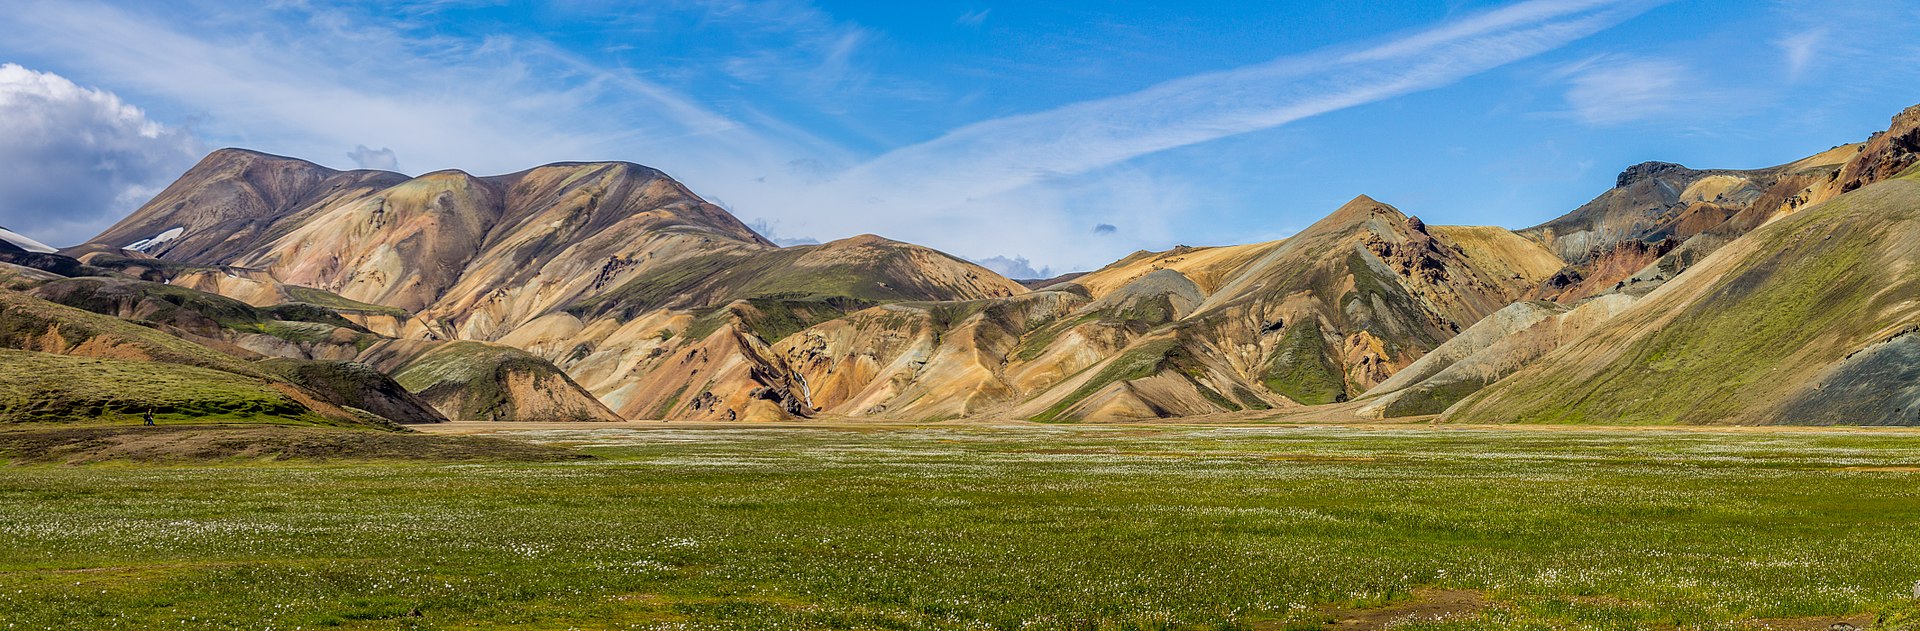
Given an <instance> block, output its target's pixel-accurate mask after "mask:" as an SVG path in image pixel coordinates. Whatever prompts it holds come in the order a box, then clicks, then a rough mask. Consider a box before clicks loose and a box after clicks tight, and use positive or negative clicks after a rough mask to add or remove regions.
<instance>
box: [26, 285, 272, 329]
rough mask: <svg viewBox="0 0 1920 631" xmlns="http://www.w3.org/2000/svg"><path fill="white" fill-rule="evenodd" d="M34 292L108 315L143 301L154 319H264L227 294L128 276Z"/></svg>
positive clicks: (228, 322)
mask: <svg viewBox="0 0 1920 631" xmlns="http://www.w3.org/2000/svg"><path fill="white" fill-rule="evenodd" d="M34 295H35V296H38V297H40V298H43V299H46V300H50V301H53V302H56V303H59V304H63V305H66V306H69V307H74V308H77V309H85V310H87V311H92V312H94V313H102V314H108V315H112V314H115V313H117V312H119V311H120V309H122V308H133V307H134V306H135V305H139V306H141V307H144V309H142V311H144V313H142V314H141V317H142V318H144V319H146V320H150V321H154V322H165V323H173V322H177V321H180V320H182V319H185V318H192V317H193V315H188V314H195V315H199V316H204V317H206V318H207V319H208V320H212V321H213V322H214V323H216V324H218V325H220V326H221V327H224V328H230V329H237V328H247V327H252V326H256V325H258V324H260V323H261V322H262V320H263V318H262V317H261V315H260V312H259V310H257V309H254V308H253V306H252V305H249V304H247V303H244V302H240V301H238V300H234V299H232V298H228V297H226V296H221V295H218V294H210V293H206V292H203V291H196V290H193V289H188V288H186V287H177V286H174V285H166V284H162V283H150V282H147V281H140V280H130V279H124V278H92V277H89V278H69V279H65V280H59V281H54V282H51V283H47V284H45V285H42V286H40V287H39V288H38V289H35V290H34Z"/></svg>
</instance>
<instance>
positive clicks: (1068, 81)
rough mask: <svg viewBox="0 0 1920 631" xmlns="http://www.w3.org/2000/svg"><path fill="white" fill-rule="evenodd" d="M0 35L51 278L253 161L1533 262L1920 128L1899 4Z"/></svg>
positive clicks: (618, 6) (1082, 243) (32, 12)
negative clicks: (1588, 215)
mask: <svg viewBox="0 0 1920 631" xmlns="http://www.w3.org/2000/svg"><path fill="white" fill-rule="evenodd" d="M0 33H7V34H8V35H7V37H4V38H0V64H12V66H0V161H5V162H8V163H9V164H15V165H28V166H27V167H26V168H17V169H13V172H14V174H13V175H0V225H4V226H7V227H10V228H13V229H15V230H18V231H21V232H24V233H27V234H30V235H34V236H38V237H41V238H42V240H45V241H49V242H55V243H57V244H66V243H72V242H76V241H79V240H82V239H84V238H86V237H87V236H90V235H91V234H92V233H93V232H95V231H97V230H98V229H99V228H101V227H103V226H104V225H106V224H109V223H111V222H112V221H113V220H114V219H116V218H117V217H118V216H120V215H122V214H124V213H125V212H127V211H128V210H130V209H131V208H132V207H133V206H136V205H138V203H140V202H141V201H144V199H145V197H147V196H150V195H151V194H152V193H153V192H155V191H157V189H158V187H160V186H164V185H165V184H166V183H167V182H168V181H170V180H171V179H173V178H174V177H176V176H177V175H178V174H179V173H180V172H181V171H182V170H184V169H185V168H186V166H188V165H190V164H191V163H192V161H193V160H194V159H197V157H198V156H199V155H202V154H204V152H205V151H207V150H210V149H212V148H217V147H221V146H242V147H248V148H253V149H258V150H262V151H268V152H272V153H280V154H285V155H293V156H297V157H302V158H306V159H309V160H313V161H316V162H319V163H322V164H326V165H328V166H333V167H337V168H352V167H356V166H367V167H379V168H392V169H396V170H399V171H402V172H406V173H410V174H419V173H424V172H428V171H433V170H438V169H444V168H460V169H464V170H468V171H471V172H474V173H478V174H495V173H503V172H510V171H516V170H519V169H522V168H526V167H530V166H534V165H537V164H541V163H546V162H553V161H561V160H629V161H633V162H639V163H642V164H647V165H649V166H654V167H657V168H660V169H663V170H665V171H667V172H668V173H670V174H672V175H674V176H675V177H676V178H679V179H681V180H682V181H684V182H686V183H688V184H689V185H690V186H691V187H693V188H694V190H696V191H698V192H699V193H701V194H702V195H704V196H706V197H708V198H709V199H711V200H714V201H715V202H717V203H720V204H722V205H723V206H726V207H728V208H729V209H731V210H733V211H734V212H735V214H737V215H739V216H740V217H741V218H742V219H743V220H746V221H749V222H752V223H754V224H755V225H757V226H760V227H762V228H763V231H765V232H768V233H770V236H774V237H777V238H780V239H783V240H790V241H798V240H807V239H819V240H828V239H834V238H842V237H847V236H852V235H855V234H860V233H866V232H872V233H878V234H881V235H884V236H888V237H892V238H896V239H901V240H905V241H912V242H916V243H922V244H925V245H929V246H933V247H937V248H940V249H942V250H946V251H948V252H952V253H954V254H958V255H961V256H965V257H968V258H973V259H977V260H992V261H995V262H996V263H1002V264H1005V263H1010V262H1011V259H1015V258H1022V259H1025V260H1027V261H1030V264H1031V267H1032V268H1035V269H1033V270H1032V272H1034V273H1038V272H1041V271H1050V272H1054V273H1058V272H1064V271H1067V270H1072V269H1087V268H1092V267H1098V266H1100V265H1103V264H1105V263H1107V262H1109V261H1111V260H1113V259H1115V258H1118V257H1120V256H1123V255H1125V254H1126V253H1128V252H1131V251H1133V250H1137V249H1163V248H1166V247H1170V246H1173V245H1177V244H1188V245H1208V244H1224V243H1239V242H1248V241H1254V240H1265V239H1273V238H1280V237H1283V236H1286V235H1287V234H1290V233H1292V232H1293V231H1296V230H1298V229H1300V228H1302V227H1304V226H1305V225H1307V224H1309V223H1311V222H1312V221H1314V220H1315V219H1317V218H1319V217H1320V216H1322V215H1324V214H1326V213H1327V212H1328V211H1330V210H1332V209H1333V208H1335V207H1337V206H1338V205H1339V204H1341V203H1343V202H1345V201H1346V200H1348V199H1350V198H1352V197H1353V196H1355V195H1359V194H1367V195H1371V196H1373V197H1375V198H1377V199H1380V200H1382V201H1385V202H1387V203H1390V204H1394V205H1396V206H1398V207H1399V208H1401V209H1402V210H1404V211H1406V212H1408V213H1411V214H1416V215H1419V216H1421V217H1422V218H1424V219H1426V220H1427V221H1428V222H1429V223H1440V224H1445V223H1465V224H1495V225H1503V226H1508V227H1524V226H1528V225H1532V224H1535V223H1539V222H1541V221H1544V220H1546V219H1549V218H1552V217H1554V216H1556V215H1559V214H1561V213H1564V212H1566V211H1567V210H1570V209H1572V208H1573V207H1575V206H1578V205H1579V204H1580V203H1582V202H1584V201H1586V200H1587V199H1590V198H1591V197H1593V196H1594V195H1596V194H1598V193H1599V192H1601V191H1603V190H1605V189H1606V188H1607V187H1608V186H1610V185H1611V183H1612V181H1613V178H1614V176H1615V174H1616V173H1618V172H1619V170H1620V169H1621V168H1623V167H1625V166H1627V165H1629V164H1632V163H1635V162H1640V161H1644V160H1654V159H1658V160H1668V161H1675V162H1681V163H1684V164H1688V165H1690V166H1695V167H1703V168H1704V167H1716V168H1746V167H1759V166H1767V165H1771V164H1777V163H1783V162H1787V161H1791V160H1793V159H1796V158H1799V157H1802V156H1804V155H1807V154H1811V153H1814V152H1816V151H1819V150H1821V149H1825V148H1827V147H1830V146H1832V145H1835V144H1839V143H1843V142H1848V141H1853V140H1858V139H1863V138H1864V137H1865V136H1866V135H1867V134H1869V133H1871V132H1873V131H1875V130H1878V129H1882V128H1884V127H1885V125H1886V121H1887V119H1888V118H1889V117H1890V116H1892V115H1893V114H1894V113H1895V112H1898V111H1899V110H1901V109H1903V108H1905V107H1907V106H1910V105H1914V104H1915V103H1920V90H1916V89H1914V88H1913V87H1912V86H1915V85H1920V81H1916V79H1920V64H1913V63H1911V61H1912V60H1914V59H1920V55H1917V54H1916V53H1920V4H1915V3H1911V2H1897V1H1894V0H1878V1H1854V0H1833V1H1828V2H1753V1H1742V2H1734V1H1721V0H1692V1H1688V0H1672V1H1667V2H1661V1H1658V0H1622V1H1606V0H1528V1H1522V2H1458V1H1454V2H1447V1H1435V2H1411V1H1409V2H1378V1H1376V2H1365V1H1354V0H1347V1H1344V2H1319V1H1311V0H1298V1H1288V2H1272V1H1270V2H1226V1H1218V2H1205V3H1171V2H1099V3H1037V2H1022V3H1002V2H993V1H990V0H981V1H970V2H942V1H928V2H915V3H898V2H884V3H883V2H805V1H800V0H792V1H770V2H757V1H752V0H666V1H656V2H610V1H596V0H579V1H562V2H550V3H520V2H489V1H478V0H477V1H460V0H437V1H417V2H397V3H388V2H335V3H321V2H299V1H280V2H271V3H258V2H213V1H202V2H194V1H181V2H170V3H149V2H126V3H95V2H88V1H85V0H60V1H52V2H40V1H38V0H25V1H23V2H14V3H10V6H9V7H7V8H6V9H4V10H0ZM999 257H1004V259H1006V260H1005V261H1003V260H1001V258H999ZM1003 267H1004V265H1003ZM1041 268H1047V269H1041ZM1007 271H1010V272H1013V273H1016V274H1017V275H1025V273H1024V272H1025V270H1019V269H1017V267H1013V268H1007Z"/></svg>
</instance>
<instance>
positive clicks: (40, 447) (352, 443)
mask: <svg viewBox="0 0 1920 631" xmlns="http://www.w3.org/2000/svg"><path fill="white" fill-rule="evenodd" d="M592 458H593V456H590V455H587V454H583V453H580V452H577V451H572V450H569V449H562V448H557V447H546V446H541V445H535V444H532V443H528V442H524V441H518V440H507V439H502V438H491V437H484V436H433V435H428V434H421V433H416V432H390V431H367V430H353V429H339V428H330V427H292V426H274V425H256V426H231V425H228V426H212V425H175V424H164V425H160V426H158V427H138V426H136V427H117V426H104V427H103V426H46V425H37V426H13V427H8V428H5V429H0V461H4V462H8V463H11V464H15V465H20V464H61V465H84V464H93V463H143V464H187V465H202V464H233V465H252V464H262V463H276V464H278V463H290V462H296V463H297V462H327V463H334V462H348V463H369V462H388V463H396V464H397V463H407V464H414V463H432V462H489V463H492V462H565V461H573V460H590V459H592Z"/></svg>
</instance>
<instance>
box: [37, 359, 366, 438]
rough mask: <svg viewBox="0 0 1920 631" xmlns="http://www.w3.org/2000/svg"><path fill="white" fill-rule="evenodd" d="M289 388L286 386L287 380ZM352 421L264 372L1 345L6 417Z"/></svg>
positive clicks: (79, 420)
mask: <svg viewBox="0 0 1920 631" xmlns="http://www.w3.org/2000/svg"><path fill="white" fill-rule="evenodd" d="M281 387H284V386H281ZM148 410H153V412H154V415H155V416H156V417H158V419H159V421H160V422H163V423H167V422H187V421H191V422H209V421H211V422H222V423H280V424H288V423H291V424H299V425H348V423H344V422H340V421H334V420H329V419H327V418H325V417H323V416H321V415H319V414H317V413H315V412H314V411H313V410H312V409H311V408H309V407H307V406H306V405H303V404H301V403H300V402H299V401H297V400H295V399H294V397H292V396H290V395H289V394H288V393H287V392H285V391H282V390H281V389H279V388H276V387H275V385H274V384H273V383H272V382H270V381H268V380H266V379H261V378H253V377H246V376H242V375H236V374H233V373H230V372H223V371H219V370H213V369H208V368H201V367H196V366H182V365H175V364H165V363H158V362H148V361H130V360H118V359H97V358H92V357H69V356H65V355H54V354H50V353H37V352H31V351H17V350H0V423H23V422H62V423H137V422H139V420H140V417H141V415H143V414H145V413H146V411H148Z"/></svg>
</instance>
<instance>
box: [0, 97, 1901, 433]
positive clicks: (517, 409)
mask: <svg viewBox="0 0 1920 631" xmlns="http://www.w3.org/2000/svg"><path fill="white" fill-rule="evenodd" d="M1917 149H1920V108H1916V109H1915V110H1909V111H1908V112H1906V113H1903V114H1901V115H1900V116H1898V117H1896V118H1895V119H1894V122H1893V125H1892V127H1891V128H1890V129H1889V130H1888V131H1886V132H1883V133H1881V134H1876V135H1875V136H1874V137H1872V138H1870V139H1868V140H1867V141H1865V142H1861V143H1853V144H1845V145H1839V146H1836V147H1834V148H1832V149H1829V150H1825V151H1821V152H1819V153H1817V154H1815V155H1813V156H1809V157H1807V158H1805V159H1802V160H1798V161H1794V162H1791V163H1788V164H1784V165H1780V166H1776V167H1769V168H1764V169H1748V170H1722V169H1693V168H1689V167H1685V166H1681V165H1678V164H1673V163H1665V162H1648V163H1643V164H1639V165H1635V166H1632V167H1629V168H1628V169H1626V170H1625V171H1624V172H1623V173H1621V175H1620V177H1619V178H1617V180H1616V182H1615V186H1614V187H1613V188H1612V189H1610V190H1608V191H1606V192H1604V193H1602V194H1601V195H1600V196H1598V197H1596V198H1595V199H1594V200H1593V201H1591V202H1589V203H1587V204H1584V205H1582V206H1581V207H1579V208H1576V209H1574V210H1573V211H1571V212H1569V213H1567V214H1566V215H1564V216H1562V217H1559V218H1557V219H1554V220H1552V221H1548V222H1546V223H1543V224H1541V225H1539V226H1535V227H1533V228H1528V229H1524V230H1519V231H1513V230H1507V229H1504V228H1498V227H1486V226H1429V225H1427V224H1426V223H1425V222H1424V221H1422V220H1420V219H1419V218H1417V217H1414V216H1410V215H1408V214H1406V213H1404V212H1402V211H1401V210H1400V209H1398V208H1395V207H1394V206H1391V205H1389V204H1385V203H1382V202H1380V201H1377V200H1374V199H1372V198H1369V197H1366V196H1359V197H1356V198H1354V199H1353V200H1352V201H1350V202H1348V203H1346V204H1344V205H1342V206H1340V207H1339V208H1336V209H1333V211H1332V212H1331V213H1330V214H1328V215H1327V216H1326V217H1324V218H1323V219H1321V220H1320V221H1318V222H1315V223H1314V224H1312V225H1310V226H1308V227H1307V228H1306V229H1304V230H1302V231H1300V232H1299V233H1298V234H1295V235H1293V236H1291V237H1288V238H1285V239H1280V240H1277V241H1269V242H1264V243H1252V244H1243V245H1228V246H1217V247H1188V246H1180V247H1176V248H1173V249H1170V250H1166V251H1160V252H1149V251H1142V252H1136V253H1134V254H1132V255H1129V256H1127V257H1125V258H1123V259H1121V260H1119V261H1116V262H1114V263H1112V264H1110V265H1108V266H1106V267H1103V268H1101V269H1098V270H1093V271H1090V272H1084V273H1075V274H1069V275H1065V276H1061V277H1057V278H1054V279H1047V280H1030V281H1023V282H1016V281H1013V280H1009V279H1007V278H1005V277H1003V276H1000V275H999V274H996V273H994V272H992V271H990V270H987V269H986V268H983V267H981V266H979V265H977V264H974V263H971V262H968V261H966V260H964V259H961V258H957V257H954V256H950V255H947V254H945V253H942V252H938V251H936V250H932V249H929V248H925V247H921V246H917V245H913V244H908V243H901V242H898V241H893V240H889V239H886V238H883V237H879V236H874V235H861V236H857V237H852V238H847V239H841V240H837V241H832V242H828V243H822V244H814V245H804V246H795V247H784V248H783V247H778V246H776V245H774V244H772V243H770V242H768V241H767V240H766V239H765V238H763V237H761V236H760V235H758V234H756V233H754V231H753V230H751V229H750V228H748V227H747V226H745V225H744V224H742V223H741V222H740V221H738V220H737V219H736V218H734V217H733V216H732V215H730V214H729V213H727V212H726V211H725V210H724V209H721V208H719V207H718V206H715V205H713V204H710V203H708V202H706V201H705V200H703V199H701V198H700V197H699V196H698V195H696V194H694V193H693V192H692V191H690V190H689V189H687V188H686V187H685V186H683V185H681V184H679V183H678V182H675V181H674V180H673V179H672V178H670V177H668V176H667V175H665V174H664V173H661V172H660V171H657V170H654V169H651V168H648V167H644V166H640V165H636V164H631V163H624V162H597V163H558V164H551V165H546V166H541V167H536V168H533V169H529V170H526V171H521V172H518V173H512V174H507V175H500V176H489V177H477V176H472V175H469V174H466V173H463V172H459V171H441V172H435V173H429V174H425V175H421V176H418V177H407V176H404V175H400V174H395V173H386V172H379V171H344V172H343V171H334V170H331V169H326V168H324V167H320V166H318V165H313V164H311V163H306V162H303V161H300V160H296V159H292V158H282V157H276V156H270V155H266V154H260V153H255V152H249V151H242V150H221V151H217V152H214V153H213V154H211V155H209V156H208V157H207V158H206V159H205V160H203V161H202V162H201V163H200V164H199V165H197V166H195V167H194V168H193V169H192V170H190V171H189V172H188V173H187V174H186V175H185V176H183V177H182V178H181V180H180V181H178V182H176V183H174V184H173V185H172V186H170V187H168V188H167V189H166V190H165V191H164V192H162V193H161V194H160V195H159V196H158V197H156V198H155V199H154V200H153V201H152V202H149V203H148V204H146V205H144V206H142V207H141V208H140V209H139V210H138V211H136V212H135V213H134V214H133V215H131V216H129V217H128V218H127V219H126V220H124V221H122V222H120V223H119V224H117V225H116V226H114V227H113V228H110V229H109V230H107V231H106V232H103V233H102V234H101V235H100V237H98V238H96V239H94V240H93V242H91V243H88V244H83V245H81V246H76V247H74V248H68V249H66V250H63V251H62V252H61V253H54V254H50V253H43V252H30V251H27V250H25V249H23V248H21V247H18V246H15V245H12V244H11V242H5V241H4V240H0V254H5V255H7V256H10V257H12V258H10V259H0V264H4V265H7V267H0V286H5V287H9V288H12V289H14V290H18V291H25V292H28V293H18V291H16V292H15V293H14V294H13V295H14V296H17V297H16V298H15V299H14V300H15V302H16V303H18V304H20V305H29V306H32V307H33V308H32V309H28V308H26V307H24V306H22V307H15V309H16V310H19V311H20V312H21V313H27V312H34V313H40V312H44V311H45V309H48V308H51V307H59V308H62V309H65V308H69V307H73V308H77V309H75V310H73V312H60V313H61V314H64V315H61V316H60V318H53V319H62V322H61V323H59V324H57V325H48V324H47V322H48V321H50V316H47V315H45V314H42V315H41V316H36V317H38V318H39V320H32V321H26V322H27V324H26V325H19V324H17V322H19V321H22V320H21V319H20V318H17V317H16V318H12V319H11V320H12V321H15V322H16V324H11V325H7V326H0V346H6V347H9V348H16V349H26V350H35V351H42V352H52V353H64V354H68V355H74V354H80V355H88V354H90V353H92V354H94V355H98V354H100V353H106V355H104V356H108V357H111V358H113V359H120V360H129V361H155V362H162V363H170V364H181V365H188V366H194V367H198V368H207V369H212V370H216V371H219V370H224V371H226V372H229V373H231V374H235V375H244V376H247V377H250V378H255V379H266V380H268V381H271V382H273V383H276V384H283V386H284V387H285V388H291V389H293V391H295V392H298V393H301V394H302V396H305V397H307V398H308V399H311V400H313V401H314V402H315V405H320V406H322V407H327V406H331V407H332V408H337V409H346V410H358V412H357V413H358V414H364V415H366V416H369V417H374V418H384V419H386V420H390V421H406V422H429V421H432V420H435V419H436V418H447V419H453V420H579V421H596V420H598V421H604V420H617V419H692V420H711V421H729V420H731V421H751V420H786V419H796V418H812V417H823V416H824V417H841V418H845V417H871V418H884V419H901V420H939V419H951V418H1014V419H1031V420H1038V421H1048V422H1071V421H1107V420H1127V419H1148V418H1171V417H1186V416H1198V415H1212V414H1235V415H1238V416H1237V418H1260V417H1266V416H1274V415H1289V414H1292V413H1293V412H1291V410H1292V409H1293V408H1300V407H1304V406H1325V407H1321V408H1317V409H1318V410H1321V411H1324V412H1326V414H1334V415H1338V414H1352V415H1356V416H1355V417H1356V418H1391V417H1403V416H1415V415H1433V414H1440V415H1443V417H1444V418H1447V419H1453V420H1461V421H1473V422H1508V421H1536V422H1643V423H1669V422H1814V423H1835V422H1873V423H1913V422H1920V411H1916V410H1920V408H1916V407H1915V406H1914V405H1912V404H1920V391H1912V389H1911V388H1909V387H1908V386H1907V385H1906V384H1907V383H1908V382H1909V381H1911V379H1909V377H1912V376H1915V375H1920V364H1916V363H1915V362H1920V348H1916V347H1912V345H1914V344H1920V342H1916V341H1914V340H1916V339H1920V338H1915V337H1913V336H1912V335H1911V333H1912V331H1915V330H1920V321H1916V318H1917V317H1920V316H1916V315H1915V314H1912V313H1910V312H1911V311H1912V310H1913V307H1912V304H1920V301H1917V300H1915V296H1912V295H1911V293H1912V291H1911V289H1910V288H1909V287H1908V285H1910V284H1911V282H1910V280H1908V279H1907V278H1906V277H1907V276H1909V275H1910V274H1906V271H1907V269H1908V268H1909V267H1910V262H1909V261H1910V260H1911V258H1912V252H1910V250H1911V248H1910V247H1908V246H1907V245H1906V244H1908V243H1914V242H1920V241H1915V240H1914V239H1915V237H1917V236H1920V235H1910V234H1908V228H1909V225H1908V224H1909V223H1913V221H1912V220H1913V219H1915V218H1914V217H1909V216H1908V215H1909V214H1911V213H1912V212H1913V211H1914V209H1915V207H1916V202H1920V193H1916V192H1915V189H1914V187H1915V186H1916V185H1917V184H1920V183H1917V182H1916V180H1915V179H1914V178H1915V177H1916V176H1915V175H1914V172H1915V170H1916V167H1914V165H1915V164H1916V163H1920V153H1917V152H1916V150H1917ZM1915 225H1920V223H1916V224H1915ZM7 248H11V249H7ZM32 301H37V302H32ZM54 303H58V304H54ZM62 305H65V306H62ZM36 310H38V311H36ZM75 313H80V314H84V317H82V316H80V315H74V314H75ZM6 322H8V320H0V324H3V323H6ZM36 322H37V323H36ZM111 323H118V324H111ZM128 327H131V328H128ZM8 331H16V332H15V333H12V334H8V333H7V332H8ZM135 331H138V332H137V333H136V332H135ZM76 336H77V337H76ZM156 336H157V337H156ZM70 338H73V339H70ZM163 338H164V339H163ZM76 339H77V340H78V341H76ZM183 344H184V345H185V346H181V345H183ZM101 349H109V350H101ZM126 349H139V350H138V351H137V352H136V351H130V350H126ZM266 368H271V370H265V369H266ZM276 387H280V386H276ZM356 402H358V403H360V404H364V405H360V404H356ZM351 413H355V412H350V414H351ZM1319 413H1320V412H1316V414H1319Z"/></svg>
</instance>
